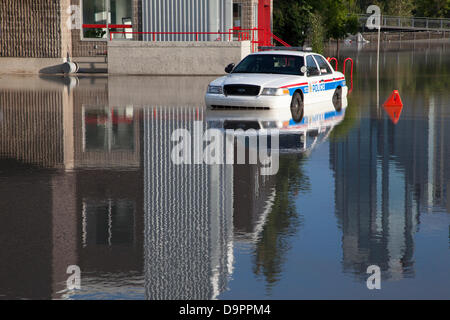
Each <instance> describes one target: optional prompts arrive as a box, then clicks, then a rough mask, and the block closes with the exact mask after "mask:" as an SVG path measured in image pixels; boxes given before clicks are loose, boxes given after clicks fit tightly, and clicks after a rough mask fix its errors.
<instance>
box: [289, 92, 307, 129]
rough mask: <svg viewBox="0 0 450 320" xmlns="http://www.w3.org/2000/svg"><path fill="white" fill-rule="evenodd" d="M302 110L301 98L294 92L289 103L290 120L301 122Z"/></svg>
mask: <svg viewBox="0 0 450 320" xmlns="http://www.w3.org/2000/svg"><path fill="white" fill-rule="evenodd" d="M303 109H304V103H303V97H302V95H301V94H300V93H299V92H295V93H294V95H293V97H292V101H291V115H292V119H294V121H295V122H300V121H302V119H303Z"/></svg>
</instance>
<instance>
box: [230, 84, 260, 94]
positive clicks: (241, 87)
mask: <svg viewBox="0 0 450 320" xmlns="http://www.w3.org/2000/svg"><path fill="white" fill-rule="evenodd" d="M260 89H261V87H260V86H252V85H249V84H226V85H224V86H223V90H224V94H225V95H227V96H257V95H258V94H259V91H260Z"/></svg>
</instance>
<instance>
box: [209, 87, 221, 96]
mask: <svg viewBox="0 0 450 320" xmlns="http://www.w3.org/2000/svg"><path fill="white" fill-rule="evenodd" d="M208 93H213V94H222V93H223V89H222V87H221V86H208Z"/></svg>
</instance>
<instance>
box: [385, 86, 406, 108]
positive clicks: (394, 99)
mask: <svg viewBox="0 0 450 320" xmlns="http://www.w3.org/2000/svg"><path fill="white" fill-rule="evenodd" d="M384 106H403V102H402V99H401V98H400V94H399V93H398V90H394V91H392V94H391V96H390V97H389V99H387V100H386V102H385V103H384Z"/></svg>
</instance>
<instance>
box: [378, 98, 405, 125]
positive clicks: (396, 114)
mask: <svg viewBox="0 0 450 320" xmlns="http://www.w3.org/2000/svg"><path fill="white" fill-rule="evenodd" d="M383 107H384V110H385V111H386V113H387V114H388V115H389V118H391V120H392V122H393V123H394V124H397V122H398V120H400V114H401V113H402V109H403V102H402V99H401V98H400V94H399V93H398V90H394V91H392V94H391V96H390V97H389V99H387V100H386V102H385V103H384V104H383Z"/></svg>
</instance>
